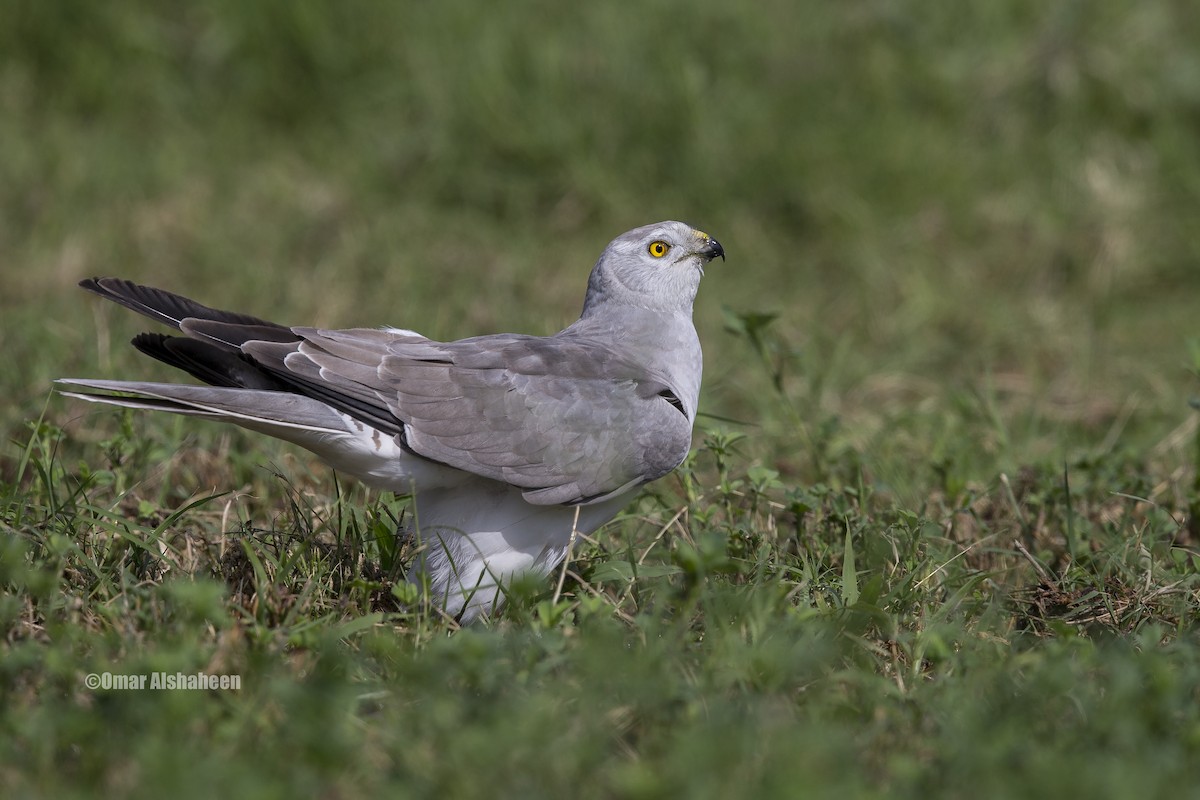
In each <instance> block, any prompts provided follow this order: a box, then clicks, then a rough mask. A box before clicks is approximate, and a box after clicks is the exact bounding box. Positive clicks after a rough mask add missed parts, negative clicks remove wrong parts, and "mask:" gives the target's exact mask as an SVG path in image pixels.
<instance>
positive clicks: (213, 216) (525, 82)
mask: <svg viewBox="0 0 1200 800" xmlns="http://www.w3.org/2000/svg"><path fill="white" fill-rule="evenodd" d="M1198 42H1200V10H1198V9H1197V8H1196V7H1195V6H1194V4H1191V3H1187V2H1150V3H1140V4H1136V5H1135V4H1128V3H1123V2H1061V3H1042V2H1034V1H1031V2H1020V1H1019V0H1005V2H997V3H972V4H945V5H944V6H932V5H930V4H926V3H907V2H847V3H837V4H826V3H815V2H806V3H795V2H764V3H759V4H755V6H754V7H753V8H735V7H733V6H731V5H730V4H726V3H717V2H701V3H691V4H679V3H671V2H647V3H639V4H625V3H613V4H607V3H605V4H587V5H584V6H580V7H566V6H563V5H560V4H556V3H543V2H516V3H511V4H507V5H506V6H505V8H504V10H503V12H499V11H495V10H493V9H491V8H490V7H488V6H484V5H481V4H476V3H464V4H447V5H444V4H434V3H392V4H385V3H345V4H330V5H318V4H293V3H289V2H262V3H253V4H244V3H240V2H225V3H221V2H217V3H208V4H196V5H183V6H170V7H166V6H163V5H161V4H158V3H153V2H144V3H138V2H119V3H87V2H78V3H71V2H58V3H41V2H15V3H7V4H5V5H4V7H3V8H2V9H0V54H2V56H0V57H2V61H0V64H2V66H0V141H2V142H3V156H2V157H0V259H2V260H0V265H2V269H3V275H4V277H3V291H2V292H0V298H2V299H0V314H2V319H3V323H2V327H0V348H3V352H4V353H5V355H6V358H7V359H8V369H7V370H6V371H5V376H4V381H5V390H6V393H7V394H8V396H9V397H10V398H11V401H10V404H8V405H7V407H6V411H5V417H4V420H5V422H6V424H7V426H9V427H11V426H12V425H14V424H18V423H19V422H20V421H21V420H23V419H25V418H28V417H30V416H36V414H37V413H38V412H39V411H40V408H41V406H42V405H43V404H44V402H45V399H46V396H47V389H48V384H49V380H50V379H51V378H52V377H55V376H63V375H71V376H84V375H87V376H95V375H101V376H104V377H112V376H116V375H157V376H160V377H161V376H163V375H164V374H165V372H164V370H163V369H159V368H158V367H157V366H156V365H154V366H152V365H148V364H144V363H138V361H139V359H138V358H137V357H136V356H135V354H133V353H132V352H131V351H130V350H129V349H128V348H127V347H125V346H124V340H125V339H126V338H127V336H128V335H129V334H132V333H134V332H136V331H137V330H140V329H141V328H142V327H145V325H144V323H143V322H141V321H139V320H134V319H131V318H129V315H127V314H124V313H121V312H119V310H116V309H102V308H98V307H97V305H96V303H95V302H94V301H92V299H91V298H89V297H87V296H86V295H85V294H84V293H83V292H81V291H78V290H76V289H74V288H73V285H74V283H75V282H76V281H77V280H78V279H80V278H82V277H85V276H89V275H93V274H115V275H121V276H125V277H129V278H132V279H135V280H139V281H143V282H148V283H152V284H157V285H162V286H164V287H167V288H170V289H173V290H175V291H179V292H182V293H184V294H189V295H191V296H195V297H198V298H199V299H201V300H203V301H204V302H207V303H209V304H212V305H217V306H220V307H229V308H235V309H242V310H245V311H248V312H253V313H256V314H261V315H265V316H269V317H274V318H276V319H279V320H281V321H283V322H293V323H295V324H303V323H312V322H315V323H318V324H321V325H326V326H331V325H341V326H350V325H381V324H391V325H398V326H403V327H410V328H414V329H417V330H420V331H422V332H424V333H426V334H427V335H430V336H433V337H443V338H458V337H461V336H466V335H473V334H478V333H486V332H493V331H498V330H519V331H526V332H533V333H547V332H552V331H554V330H557V329H558V328H559V327H561V326H563V325H564V324H566V323H568V322H569V321H571V320H572V319H573V318H574V316H575V315H576V314H577V313H578V308H579V304H580V301H581V298H582V290H583V286H584V281H585V278H586V274H587V271H588V269H589V268H590V266H591V264H592V262H593V261H594V259H595V257H596V256H597V255H598V253H599V251H600V249H601V248H602V247H603V246H604V244H605V243H606V242H607V241H608V240H609V239H610V238H612V236H614V235H616V234H617V233H619V232H621V231H623V230H625V229H627V228H630V227H633V226H635V225H640V224H643V223H646V222H649V221H653V220H658V219H665V218H680V219H684V220H687V221H690V222H692V223H694V224H696V225H698V226H700V227H703V228H704V229H705V230H709V231H711V232H712V233H713V234H714V235H716V236H718V237H719V238H720V239H721V241H722V242H723V243H724V244H725V245H726V249H727V250H728V252H729V254H730V258H729V261H728V263H726V264H718V265H716V267H715V268H713V269H711V270H710V271H709V275H708V276H707V278H706V281H705V285H704V287H703V289H702V295H701V298H700V300H699V303H698V306H697V309H696V318H697V326H698V328H699V329H700V332H701V336H702V340H703V341H704V344H705V347H706V354H707V358H706V368H707V377H706V382H705V392H704V399H703V407H704V409H705V410H707V411H709V412H711V413H716V414H721V415H725V416H732V417H735V418H737V419H740V420H746V421H751V422H755V423H757V424H759V425H762V426H763V427H762V428H761V429H753V430H752V431H751V432H752V433H753V434H754V435H755V438H756V439H757V441H758V443H759V444H760V445H761V446H762V447H763V448H764V450H765V451H766V452H768V453H770V454H771V456H770V457H774V458H776V459H782V460H783V461H784V462H785V463H784V466H785V467H786V466H787V463H786V462H787V461H789V460H790V461H797V462H803V460H804V459H803V457H802V456H801V455H799V454H796V453H795V451H796V450H797V449H798V448H799V447H800V445H799V444H797V442H795V441H792V440H791V439H790V438H789V437H788V436H787V435H785V434H786V431H781V430H780V427H781V425H782V426H783V427H786V425H784V424H783V423H780V424H776V422H775V420H774V419H773V418H774V417H777V416H778V409H777V408H775V407H773V406H771V405H770V404H769V403H768V402H766V401H765V400H764V398H767V400H772V398H771V393H770V392H769V391H766V392H765V391H764V386H767V385H768V384H767V383H764V372H763V370H762V369H761V368H760V366H759V365H758V364H757V363H756V362H755V359H754V358H752V357H748V354H750V352H751V351H750V349H748V348H747V347H746V343H745V342H744V341H743V340H741V339H738V338H736V337H732V336H729V335H727V334H726V333H725V332H724V331H723V328H724V327H725V324H726V321H725V318H724V316H723V314H722V311H721V307H722V306H727V307H729V308H731V309H733V310H734V311H736V312H742V313H744V312H771V313H776V314H778V315H779V319H778V320H777V321H776V323H775V324H774V326H773V327H772V331H773V333H774V334H775V336H774V337H773V339H772V342H771V345H772V349H773V350H775V351H779V352H780V353H781V355H779V356H778V357H779V358H784V357H785V356H786V360H787V361H788V364H787V369H786V374H785V383H786V389H787V393H788V394H789V396H790V398H791V399H792V400H793V401H795V399H796V398H804V400H805V403H806V405H804V407H803V408H804V410H805V412H806V414H808V415H809V416H811V415H813V414H815V413H817V411H816V410H818V409H821V410H823V411H824V412H827V413H830V414H836V415H837V416H838V417H839V419H841V420H842V422H843V423H844V428H845V430H846V431H848V432H847V433H845V436H846V437H847V438H848V439H849V440H850V445H848V446H853V447H855V448H857V449H860V450H864V451H866V452H868V453H870V452H873V451H879V455H880V458H884V457H885V455H886V453H888V452H890V451H891V450H893V449H895V448H898V447H899V448H901V450H902V451H903V452H902V453H899V454H897V455H896V458H897V459H898V461H904V460H911V459H913V458H920V457H921V456H922V455H923V454H922V452H921V451H922V446H916V445H914V446H913V447H915V448H916V449H913V448H912V447H908V446H907V445H902V444H898V443H897V441H895V437H887V438H890V439H893V440H892V441H890V442H889V441H884V440H881V438H880V435H881V434H882V433H883V432H886V431H887V430H888V429H889V428H892V427H894V426H896V425H897V424H900V425H901V426H902V427H904V426H907V429H908V430H911V431H913V432H914V435H915V436H919V437H920V438H923V439H926V440H934V441H936V440H938V439H939V437H947V436H964V435H972V434H971V432H970V431H969V430H960V429H957V428H955V429H953V430H951V429H947V428H946V426H947V425H949V424H950V423H948V422H946V421H945V420H944V419H941V418H942V417H944V416H945V414H944V411H945V409H947V408H956V407H958V406H961V405H962V404H963V403H965V404H967V405H968V406H977V407H978V408H977V412H978V414H979V415H981V416H984V417H988V418H989V419H992V418H994V417H995V416H996V415H999V417H1000V418H1001V419H1002V420H1003V421H1004V422H1005V425H1006V427H1008V428H1010V430H1009V431H1008V433H1007V435H1006V437H1004V438H1005V441H1004V442H1003V443H1002V445H997V447H1001V448H1002V450H1003V452H998V453H996V454H995V455H999V456H1001V457H1003V458H1005V459H1007V460H1008V461H1009V462H1012V463H1019V462H1021V461H1023V460H1026V459H1030V458H1037V457H1039V456H1047V455H1050V454H1052V453H1056V452H1057V451H1056V449H1055V448H1056V447H1057V444H1058V443H1059V442H1060V441H1062V440H1061V438H1060V437H1061V435H1062V431H1064V430H1065V431H1068V432H1070V431H1076V432H1077V433H1078V437H1077V439H1072V440H1071V441H1080V442H1088V441H1090V440H1091V439H1094V438H1103V437H1104V436H1105V434H1106V433H1107V432H1108V431H1109V430H1111V426H1112V425H1113V424H1115V423H1117V422H1118V421H1120V420H1122V419H1124V417H1125V416H1128V415H1129V412H1130V411H1132V420H1125V421H1126V422H1130V423H1131V424H1130V425H1129V426H1128V434H1129V435H1131V436H1137V435H1139V434H1140V435H1142V436H1143V437H1144V439H1143V440H1142V443H1144V442H1145V441H1149V440H1150V439H1153V438H1154V437H1156V436H1163V435H1166V433H1167V432H1169V430H1170V429H1171V428H1172V427H1174V424H1177V423H1178V422H1180V421H1182V420H1184V419H1186V417H1187V410H1186V406H1185V404H1184V401H1185V399H1186V396H1187V394H1188V392H1189V391H1191V390H1192V388H1193V383H1192V377H1191V375H1190V373H1189V372H1188V371H1187V370H1186V369H1185V368H1186V367H1187V366H1188V351H1187V341H1188V340H1189V339H1190V338H1191V337H1193V336H1195V335H1196V333H1197V327H1198V326H1197V324H1196V311H1197V301H1196V293H1197V291H1198V290H1200V267H1198V264H1200V226H1197V225H1196V224H1195V219H1194V217H1195V214H1196V208H1197V197H1198V196H1200V144H1198V142H1200V47H1197V43H1198ZM981 398H983V399H981ZM985 406H986V408H984V407H985ZM62 408H63V406H62V405H61V404H59V403H57V402H56V403H55V405H54V409H55V414H58V413H59V410H61V409H62ZM972 413H975V412H972ZM915 416H920V417H922V420H921V421H914V417H915ZM788 424H791V423H788ZM1122 425H1124V423H1122ZM756 431H761V432H762V435H758V433H757V432H756ZM1047 436H1049V437H1050V440H1049V441H1050V442H1053V443H1054V444H1049V443H1048V442H1047V440H1046V437H1047ZM797 441H798V440H797ZM1009 448H1015V449H1009ZM901 456H902V458H901ZM802 467H803V465H802V464H801V465H800V466H799V467H798V468H802ZM964 469H967V470H968V472H969V471H970V467H969V465H967V466H964ZM981 477H987V476H986V475H984V476H981Z"/></svg>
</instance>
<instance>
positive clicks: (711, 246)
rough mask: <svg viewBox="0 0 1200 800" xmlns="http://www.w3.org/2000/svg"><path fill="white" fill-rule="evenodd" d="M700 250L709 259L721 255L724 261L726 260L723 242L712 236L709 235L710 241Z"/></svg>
mask: <svg viewBox="0 0 1200 800" xmlns="http://www.w3.org/2000/svg"><path fill="white" fill-rule="evenodd" d="M698 252H699V253H700V255H702V256H704V257H705V258H707V259H708V260H709V261H712V260H713V259H714V258H716V257H717V256H720V257H721V260H722V261H724V260H725V248H724V247H721V243H720V242H718V241H717V240H716V239H713V238H712V237H709V239H708V241H706V242H705V243H704V247H701V248H700V250H699V251H698Z"/></svg>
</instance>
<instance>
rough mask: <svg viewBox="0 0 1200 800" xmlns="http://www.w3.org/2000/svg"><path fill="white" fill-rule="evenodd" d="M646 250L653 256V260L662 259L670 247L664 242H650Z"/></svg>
mask: <svg viewBox="0 0 1200 800" xmlns="http://www.w3.org/2000/svg"><path fill="white" fill-rule="evenodd" d="M646 249H647V250H649V251H650V255H652V256H654V257H655V258H662V257H663V256H665V255H666V254H667V251H668V250H670V249H671V245H669V244H667V243H666V242H651V243H650V246H649V247H648V248H646Z"/></svg>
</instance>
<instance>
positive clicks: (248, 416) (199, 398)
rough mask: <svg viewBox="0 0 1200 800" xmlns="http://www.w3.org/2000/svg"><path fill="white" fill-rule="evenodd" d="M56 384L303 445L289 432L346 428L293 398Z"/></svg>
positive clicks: (99, 399) (205, 389)
mask: <svg viewBox="0 0 1200 800" xmlns="http://www.w3.org/2000/svg"><path fill="white" fill-rule="evenodd" d="M55 383H56V384H58V385H59V386H60V387H62V386H67V387H78V388H80V389H87V390H91V391H74V390H72V389H63V388H60V389H59V390H58V391H59V392H60V393H61V394H64V395H66V396H68V397H76V398H79V399H81V400H87V401H88V402H92V403H105V404H107V405H114V406H123V407H125V408H141V409H150V410H154V411H169V412H171V413H174V414H185V415H188V416H200V417H216V418H219V419H222V420H225V421H227V422H232V423H234V424H237V425H241V426H243V427H247V428H251V429H253V430H258V431H264V432H267V433H271V434H273V435H275V436H278V437H280V438H284V439H288V440H289V441H296V442H297V443H301V444H303V442H302V441H298V440H300V439H303V438H304V437H302V436H297V435H295V434H288V433H286V431H288V430H289V429H290V430H293V431H313V432H316V433H320V434H327V433H345V432H346V426H345V422H344V420H343V419H342V418H341V417H340V416H339V414H338V412H337V411H335V410H334V409H332V408H330V407H329V406H328V405H326V404H325V403H322V402H321V401H320V400H314V399H313V398H311V397H304V396H303V395H298V394H292V393H290V392H275V391H256V390H251V389H243V388H233V387H213V386H191V385H186V384H179V383H150V382H144V381H102V380H90V379H81V378H61V379H59V380H56V381H55Z"/></svg>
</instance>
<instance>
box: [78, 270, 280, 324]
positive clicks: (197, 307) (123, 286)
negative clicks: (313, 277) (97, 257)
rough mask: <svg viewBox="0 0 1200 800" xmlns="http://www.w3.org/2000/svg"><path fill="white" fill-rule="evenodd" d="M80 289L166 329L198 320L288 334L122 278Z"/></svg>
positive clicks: (82, 283) (261, 321) (83, 284)
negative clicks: (258, 327) (166, 327)
mask: <svg viewBox="0 0 1200 800" xmlns="http://www.w3.org/2000/svg"><path fill="white" fill-rule="evenodd" d="M79 285H80V286H81V287H83V288H84V289H87V290H88V291H89V292H92V293H93V294H98V295H100V296H101V297H103V298H105V299H107V300H112V301H113V302H114V303H118V304H120V305H123V306H125V307H126V308H128V309H132V310H133V311H136V312H138V313H139V314H144V315H145V316H147V317H150V319H153V320H157V321H159V322H161V323H163V324H165V325H170V326H171V327H172V328H178V327H179V325H180V323H181V322H183V320H185V319H188V318H189V317H195V318H197V319H206V320H213V321H216V322H232V323H234V324H236V325H256V326H258V325H261V326H265V327H267V328H272V329H276V330H283V331H286V330H288V329H287V328H285V327H284V326H282V325H277V324H276V323H274V322H268V321H267V320H264V319H259V318H258V317H252V316H250V315H249V314H238V313H235V312H232V311H221V310H220V309H216V308H209V307H208V306H206V305H201V304H200V303H197V302H196V301H195V300H190V299H188V298H186V297H183V296H181V295H177V294H174V293H173V292H168V291H165V290H163V289H155V288H154V287H152V286H143V285H142V284H140V283H134V282H133V281H127V280H124V279H122V278H99V277H97V278H86V279H84V280H82V281H80V282H79Z"/></svg>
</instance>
